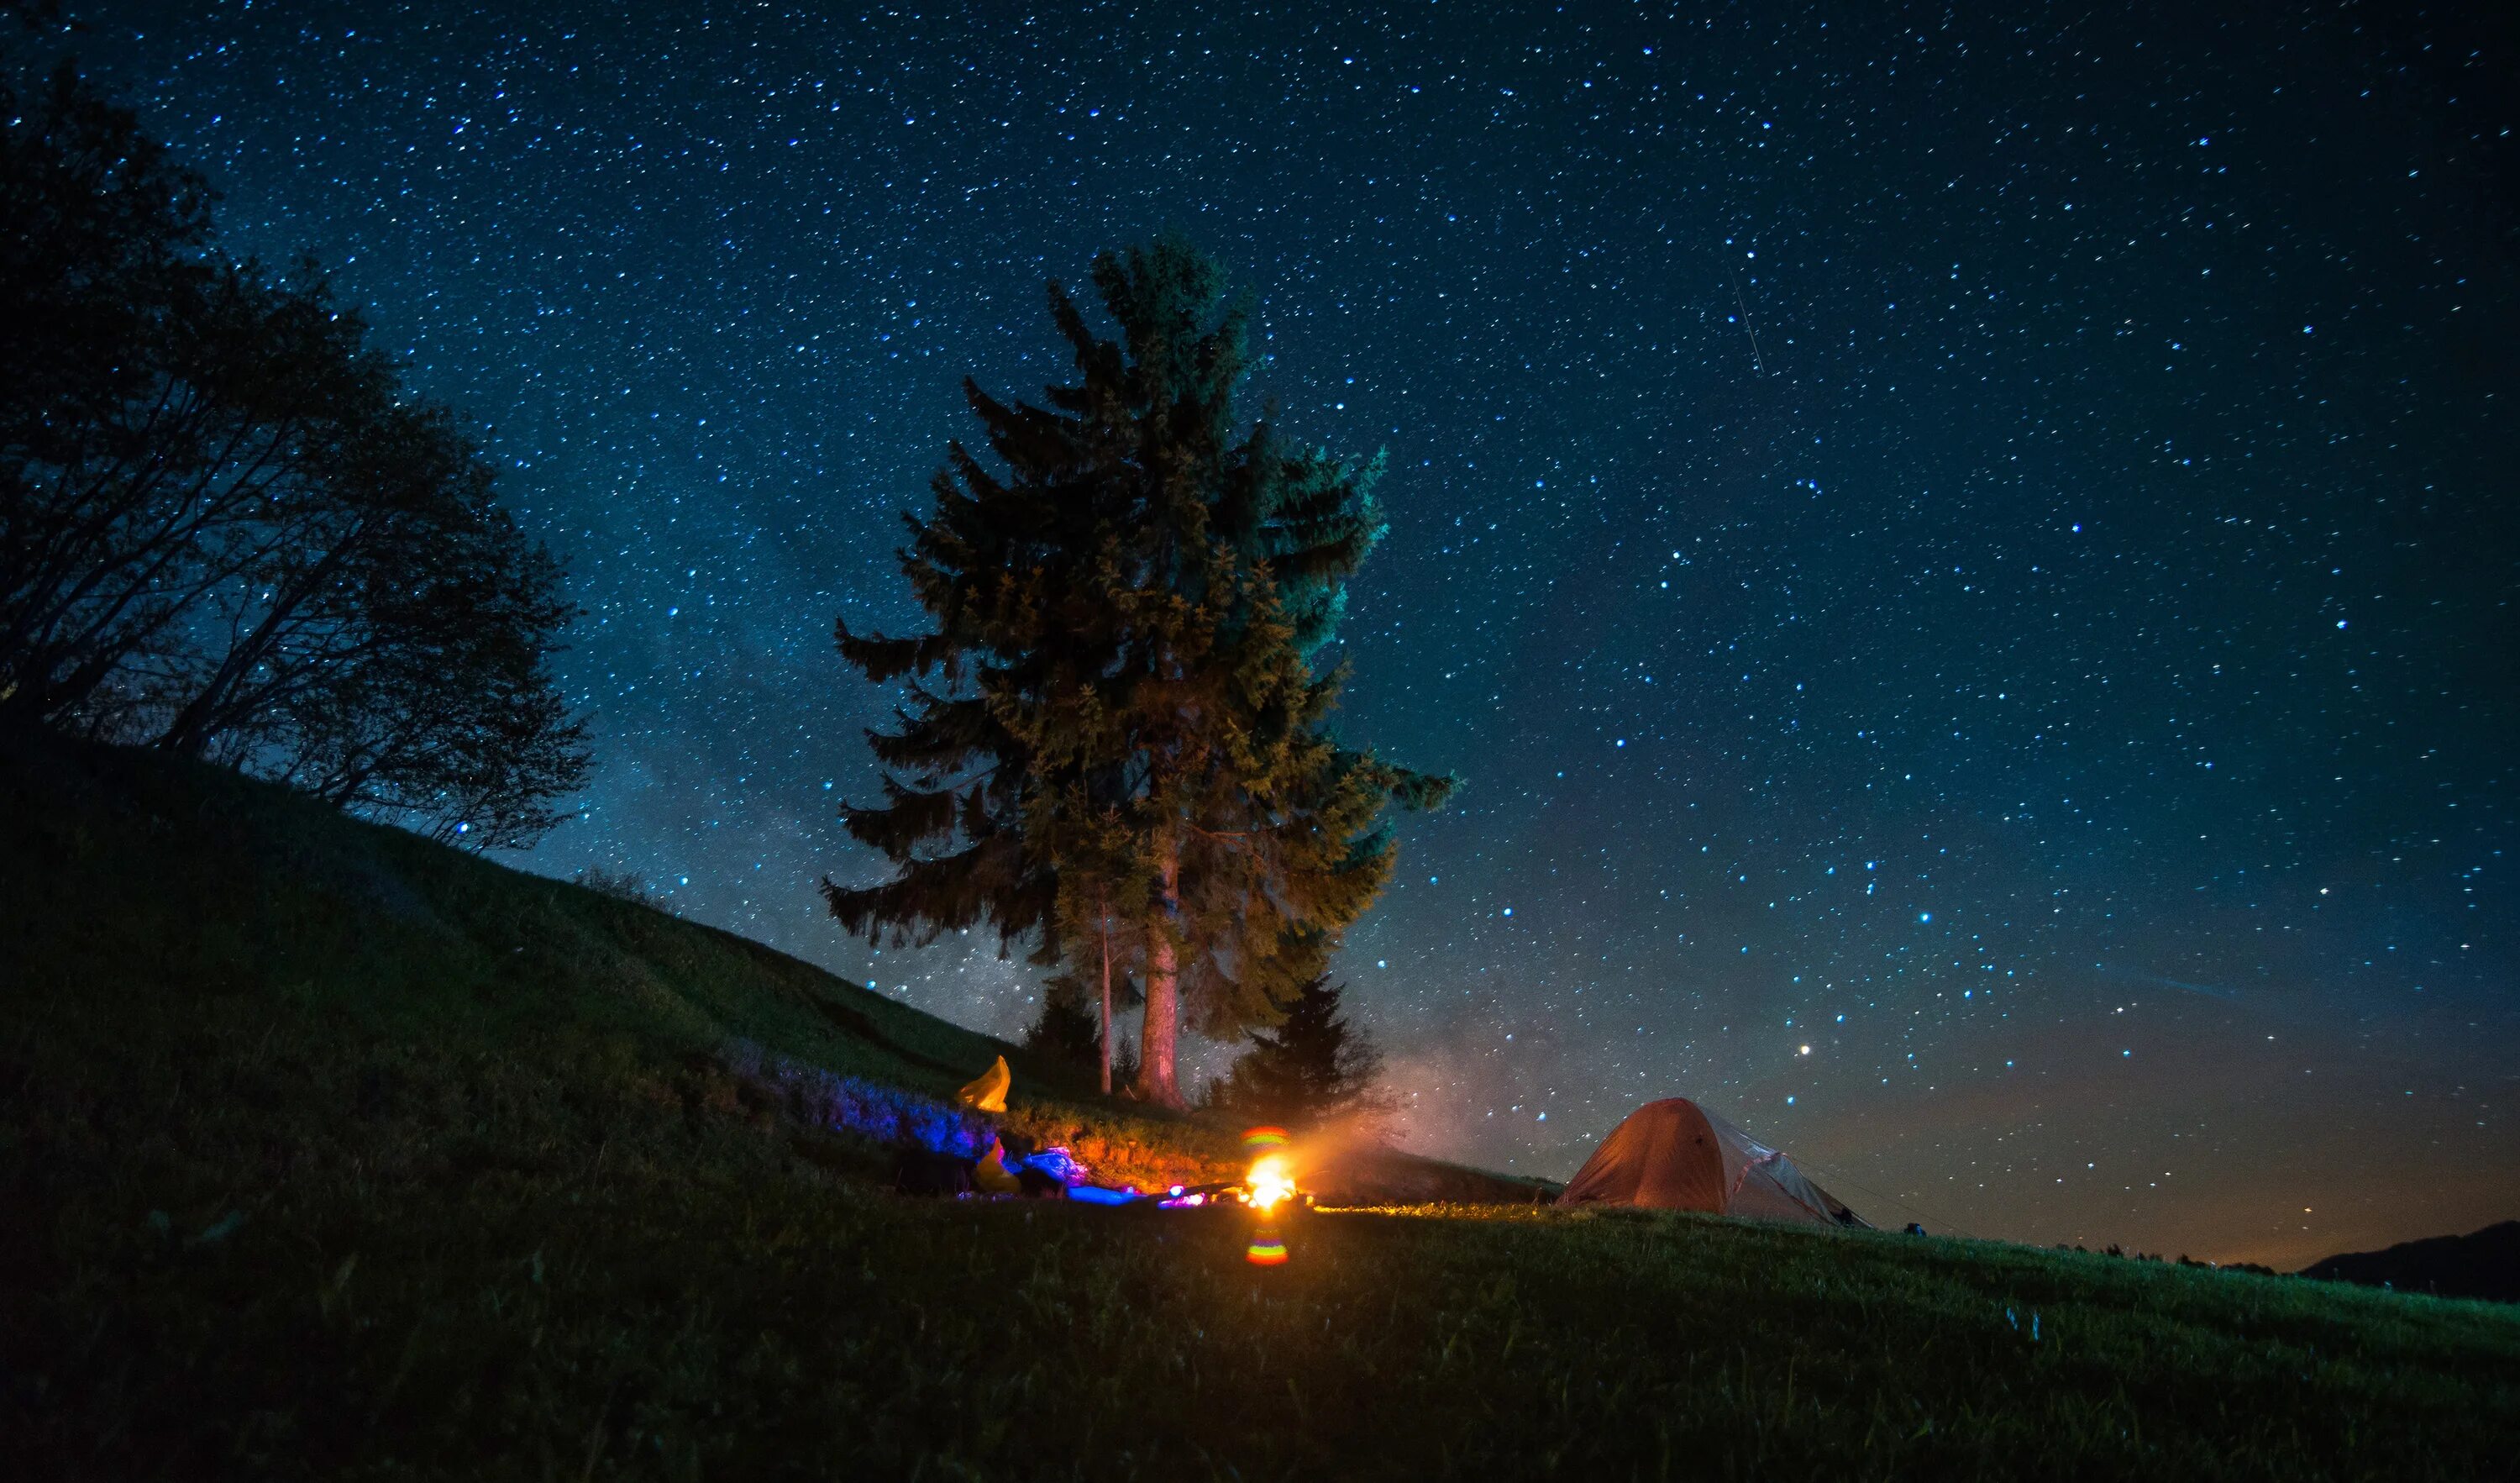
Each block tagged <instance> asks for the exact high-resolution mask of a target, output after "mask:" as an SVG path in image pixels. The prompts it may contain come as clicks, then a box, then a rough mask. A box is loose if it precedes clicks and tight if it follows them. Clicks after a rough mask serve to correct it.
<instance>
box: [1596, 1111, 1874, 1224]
mask: <svg viewBox="0 0 2520 1483" xmlns="http://www.w3.org/2000/svg"><path fill="white" fill-rule="evenodd" d="M1557 1203H1559V1204H1561V1205H1640V1206H1643V1207H1645V1208H1648V1209H1654V1210H1703V1211H1706V1212H1707V1213H1709V1214H1712V1215H1738V1216H1744V1217H1747V1218H1748V1219H1751V1220H1762V1221H1808V1222H1811V1223H1813V1224H1816V1225H1827V1226H1864V1225H1866V1224H1867V1223H1866V1222H1865V1221H1864V1220H1863V1219H1862V1218H1861V1217H1859V1216H1858V1215H1857V1214H1856V1213H1855V1212H1854V1211H1852V1210H1849V1209H1848V1208H1846V1203H1845V1202H1844V1201H1843V1200H1840V1199H1839V1198H1837V1196H1835V1195H1833V1194H1831V1193H1829V1192H1828V1191H1825V1190H1823V1189H1822V1188H1821V1187H1820V1186H1818V1185H1815V1184H1813V1183H1812V1182H1811V1181H1810V1180H1809V1179H1807V1178H1805V1177H1804V1176H1803V1171H1802V1170H1800V1169H1798V1168H1796V1167H1794V1161H1793V1160H1792V1159H1790V1158H1787V1157H1785V1155H1783V1154H1782V1153H1779V1152H1778V1151H1777V1150H1776V1149H1774V1148H1771V1147H1769V1146H1766V1145H1765V1144H1762V1143H1760V1142H1759V1141H1758V1140H1756V1139H1754V1138H1752V1137H1751V1136H1750V1135H1749V1134H1747V1133H1744V1132H1742V1131H1741V1130H1740V1129H1738V1128H1736V1127H1734V1126H1733V1125H1732V1124H1731V1123H1728V1122H1726V1121H1725V1120H1724V1119H1722V1118H1720V1117H1717V1116H1716V1115H1715V1114H1714V1113H1712V1112H1709V1111H1707V1110H1706V1109H1705V1108H1703V1107H1701V1106H1699V1105H1698V1104H1697V1103H1695V1102H1693V1101H1688V1099H1687V1098H1683V1097H1674V1098H1670V1099H1667V1100H1665V1101H1651V1102H1647V1103H1645V1104H1644V1105H1643V1106H1642V1107H1639V1108H1638V1109H1637V1110H1635V1111H1634V1112H1631V1113H1629V1114H1628V1116H1627V1120H1626V1121H1625V1122H1622V1123H1620V1124H1619V1125H1618V1126H1617V1127H1615V1128H1613V1129H1611V1130H1610V1136H1609V1137H1607V1138H1605V1139H1603V1140H1601V1146H1599V1147H1598V1148H1596V1149H1594V1150H1593V1156H1592V1157H1591V1158H1588V1159H1586V1160H1585V1161H1584V1167H1583V1168H1581V1169H1578V1170H1576V1171H1575V1177H1574V1178H1573V1179H1571V1180H1569V1181H1567V1182H1566V1190H1565V1192H1563V1193H1561V1194H1559V1195H1558V1196H1557Z"/></svg>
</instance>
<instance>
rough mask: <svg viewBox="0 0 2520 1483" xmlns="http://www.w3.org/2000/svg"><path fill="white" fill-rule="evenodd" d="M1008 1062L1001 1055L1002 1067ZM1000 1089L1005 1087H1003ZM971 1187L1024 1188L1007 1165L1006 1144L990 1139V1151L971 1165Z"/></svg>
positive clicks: (1006, 1190) (1013, 1190)
mask: <svg viewBox="0 0 2520 1483" xmlns="http://www.w3.org/2000/svg"><path fill="white" fill-rule="evenodd" d="M1006 1063H1007V1062H1006V1059H1005V1057H1003V1056H1001V1057H999V1060H998V1065H999V1067H1000V1069H1004V1068H1005V1066H1006ZM984 1079H985V1078H984ZM1000 1090H1001V1091H1003V1090H1005V1089H1004V1088H1003V1087H1001V1088H1000ZM971 1188H972V1189H974V1190H977V1191H980V1192H981V1193H982V1194H1013V1193H1016V1192H1017V1191H1021V1190H1022V1189H1023V1186H1022V1185H1021V1184H1019V1183H1017V1182H1016V1180H1015V1175H1014V1171H1013V1170H1012V1169H1010V1168H1008V1167H1007V1146H1006V1145H1004V1144H1002V1143H999V1142H998V1141H997V1140H995V1139H991V1140H990V1141H989V1151H988V1152H986V1153H983V1154H981V1155H980V1161H979V1162H978V1163H976V1164H973V1165H972V1166H971Z"/></svg>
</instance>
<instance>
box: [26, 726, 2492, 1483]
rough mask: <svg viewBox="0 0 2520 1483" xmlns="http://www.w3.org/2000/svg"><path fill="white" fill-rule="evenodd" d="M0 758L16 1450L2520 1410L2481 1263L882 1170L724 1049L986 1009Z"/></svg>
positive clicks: (912, 1070) (1362, 1464) (1558, 1469)
mask: <svg viewBox="0 0 2520 1483" xmlns="http://www.w3.org/2000/svg"><path fill="white" fill-rule="evenodd" d="M12 765H13V766H14V768H15V771H14V772H0V932H5V934H6V935H5V939H0V940H5V941H6V943H7V944H8V946H9V948H10V949H11V953H10V956H9V958H8V959H7V960H6V963H5V971H6V973H7V975H8V977H7V982H6V991H7V997H6V998H5V999H0V1014H4V1015H5V1018H0V1460H4V1461H0V1468H5V1470H6V1471H7V1472H8V1474H9V1475H12V1476H27V1477H56V1476H61V1477H95V1478H141V1477H204V1476H254V1477H266V1476H290V1477H379V1478H391V1477H403V1476H461V1477H537V1478H538V1477H550V1476H560V1477H595V1476H603V1477H631V1476H637V1477H646V1476H656V1477H701V1476H709V1477H721V1478H765V1477H782V1476H800V1477H842V1478H892V1477H924V1478H1018V1477H1049V1478H1097V1479H1103V1478H1130V1477H1149V1478H1152V1477H1163V1478H1179V1477H1184V1476H1187V1477H1194V1478H1210V1477H1215V1478H1240V1479H1262V1478H1320V1477H1347V1476H1354V1477H1389V1478H1404V1477H1405V1478H1419V1477H1450V1476H1485V1477H1489V1478H1513V1477H1551V1476H1562V1477H1585V1478H1660V1477H1681V1478H1699V1477H1708V1478H1712V1477H1744V1478H1749V1477H1760V1478H1800V1477H1825V1478H1917V1479H1939V1478H2014V1477H2052V1478H2087V1477H2088V1478H2107V1477H2123V1478H2146V1479H2156V1478H2269V1479H2273V1478H2285V1479H2292V1478H2315V1477H2372V1478H2423V1477H2439V1478H2479V1477H2490V1476H2501V1475H2507V1474H2508V1473H2509V1471H2510V1469H2511V1465H2512V1463H2513V1461H2514V1456H2515V1454H2514V1449H2515V1447H2520V1400H2515V1397H2520V1313H2515V1311H2513V1310H2510V1309H2502V1308H2493V1307H2488V1306H2485V1305H2478V1304H2460V1303H2451V1302H2442V1301H2437V1300H2432V1299H2424V1298H2413V1297H2401V1296H2396V1295H2392V1294H2388V1293H2375V1292H2367V1291H2363V1290H2359V1289H2345V1288H2338V1287H2330V1286H2325V1285H2321V1284H2313V1283H2307V1282H2301V1281H2289V1280H2278V1279H2264V1278H2255V1277H2249V1276H2245V1275H2239V1274H2227V1273H2213V1272H2205V1271H2193V1270H2183V1269H2178V1268H2165V1267H2161V1266H2158V1265H2149V1264H2144V1265H2138V1264H2132V1263H2125V1262H2118V1261H2113V1260H2110V1259H2107V1258H2103V1257H2082V1256H2071V1255H2060V1254H2057V1253H2050V1252H2042V1251H2034V1250H2028V1249H2023V1248H2017V1247H2006V1246H2000V1245H1992V1244H1981V1243H1966V1242H1951V1241H1939V1240H1916V1239H1911V1238H1908V1237H1902V1236H1845V1235H1837V1234H1830V1233H1820V1232H1798V1231H1783V1230H1775V1229H1764V1228H1757V1227H1748V1226H1738V1225H1731V1224H1727V1223H1723V1222H1715V1221H1706V1220H1699V1219H1693V1218H1686V1217H1664V1216H1634V1215H1631V1216H1615V1215H1602V1214H1589V1215H1588V1214H1571V1215H1570V1214H1562V1213H1556V1212H1548V1211H1529V1210H1525V1211H1520V1212H1513V1211H1505V1210H1491V1211H1487V1212H1484V1213H1477V1212H1467V1211H1463V1210H1459V1209H1455V1210H1451V1211H1437V1210H1420V1211H1380V1212H1358V1213H1326V1212H1325V1213H1315V1214H1312V1215H1309V1216H1302V1217H1297V1218H1294V1219H1290V1220H1289V1221H1287V1222H1286V1223H1285V1224H1284V1227H1283V1229H1284V1234H1285V1236H1286V1240H1287V1243H1288V1245H1289V1246H1290V1247H1291V1248H1292V1252H1293V1255H1292V1259H1291V1260H1290V1261H1289V1262H1288V1264H1287V1265H1285V1266H1284V1267H1281V1268H1277V1269H1271V1270H1261V1269H1255V1268H1253V1267H1251V1266H1249V1265H1248V1264H1246V1263H1245V1262H1244V1260H1243V1247H1244V1243H1245V1242H1246V1241H1247V1239H1248V1237H1249V1234H1250V1232H1249V1227H1248V1225H1247V1224H1246V1223H1245V1222H1244V1221H1243V1220H1242V1219H1241V1218H1239V1217H1238V1216H1233V1215H1224V1214H1179V1215H1167V1214H1162V1213H1158V1212H1150V1211H1149V1212H1107V1211H1097V1210H1088V1209H1083V1208H1078V1207H1074V1206H1068V1205H1063V1204H1055V1203H1045V1204H1027V1203H1004V1204H974V1203H958V1202H916V1201H907V1200H902V1199H899V1198H896V1197H893V1196H890V1195H888V1194H885V1193H882V1192H880V1191H878V1190H877V1188H876V1186H875V1181H874V1178H873V1176H874V1175H875V1174H876V1172H877V1170H878V1169H879V1167H880V1164H879V1154H878V1152H877V1150H874V1149H872V1148H869V1147H866V1146H862V1145H858V1144H853V1143H851V1142H849V1141H847V1140H845V1139H840V1138H836V1137H832V1136H829V1135H825V1134H820V1133H817V1132H815V1131H814V1130H811V1129H808V1128H803V1127H799V1126H798V1125H796V1123H795V1122H794V1120H793V1119H792V1118H791V1117H790V1116H789V1115H788V1114H787V1111H786V1110H785V1109H783V1108H782V1107H781V1106H780V1105H778V1104H777V1103H776V1102H775V1101H765V1100H763V1099H762V1098H760V1097H759V1096H758V1095H756V1091H757V1089H755V1088H752V1087H748V1086H747V1085H746V1084H745V1083H743V1082H742V1081H741V1080H739V1079H737V1078H735V1077H734V1076H732V1075H730V1074H729V1073H728V1072H727V1071H726V1069H725V1068H724V1066H723V1065H722V1064H721V1063H720V1062H719V1061H718V1060H716V1059H714V1058H712V1056H710V1055H709V1054H708V1053H709V1048H710V1047H711V1046H712V1045H713V1044H716V1043H718V1042H721V1041H722V1040H723V1039H724V1038H725V1037H727V1036H730V1035H740V1036H742V1038H744V1039H745V1040H747V1041H749V1042H750V1043H752V1044H755V1045H759V1046H762V1047H764V1048H766V1049H768V1050H769V1051H771V1052H774V1053H775V1054H778V1055H781V1056H789V1057H791V1058H795V1059H799V1060H812V1059H815V1058H816V1057H821V1059H820V1060H819V1061H817V1063H820V1064H828V1065H831V1066H832V1067H834V1068H839V1069H846V1070H848V1071H850V1072H852V1073H853V1074H861V1075H885V1076H892V1077H898V1078H900V1079H901V1080H903V1081H904V1082H905V1083H908V1084H912V1085H914V1086H920V1087H924V1088H927V1089H929V1090H934V1089H937V1088H939V1087H942V1086H944V1085H948V1084H950V1081H951V1079H952V1077H953V1076H954V1075H955V1074H956V1073H957V1072H958V1071H959V1068H960V1062H962V1061H967V1059H968V1057H969V1056H970V1055H971V1054H974V1053H976V1052H978V1051H979V1050H981V1049H983V1045H984V1043H982V1042H980V1041H979V1040H978V1038H977V1037H965V1038H964V1039H963V1040H961V1041H958V1040H956V1039H955V1037H957V1036H961V1035H962V1034H963V1032H960V1031H954V1030H952V1029H951V1027H947V1026H940V1025H937V1024H936V1023H935V1022H933V1021H927V1022H925V1023H923V1024H922V1023H921V1022H919V1021H918V1019H917V1018H916V1017H915V1016H911V1015H910V1014H909V1011H904V1010H901V1009H900V1007H898V1006H886V1005H884V1004H883V1003H882V1002H881V1001H879V1000H875V999H873V997H872V996H868V997H867V1000H866V1002H864V1003H858V1002H842V1001H839V1000H837V999H834V1000H833V1002H834V1003H838V1004H840V1005H841V1007H842V1008H843V1009H845V1010H847V1011H850V1012H852V1013H855V1014H859V1015H861V1016H878V1015H880V1016H886V1017H884V1018H881V1019H874V1018H870V1019H869V1021H868V1022H869V1023H870V1024H871V1025H872V1026H873V1029H872V1032H871V1033H870V1032H865V1031H862V1030H860V1029H859V1028H856V1027H854V1026H852V1025H851V1024H850V1023H848V1022H847V1021H846V1019H845V1016H842V1017H840V1018H836V1019H835V1018H834V1017H833V1016H832V1015H831V1014H829V1013H827V1012H825V1011H824V1010H823V1009H821V1008H818V1007H817V1005H816V1004H815V1002H814V1001H815V999H816V997H817V996H821V995H825V994H830V993H832V992H833V991H832V989H831V987H830V986H829V985H828V984H823V983H817V982H813V981H810V980H808V979H803V978H797V979H794V980H793V982H792V984H791V982H790V979H789V978H787V977H784V976H782V975H787V974H791V973H810V970H806V969H803V968H802V967H801V966H790V967H780V966H778V965H780V964H785V963H786V962H787V961H786V960H775V955H764V956H765V957H766V958H769V959H772V960H775V961H773V962H771V964H770V966H767V967H763V966H759V965H758V963H756V961H755V960H754V959H753V958H752V957H751V956H750V952H747V950H746V949H745V947H744V945H742V944H740V943H737V942H736V941H735V940H734V939H729V938H723V937H722V934H709V933H704V932H702V931H701V930H700V929H697V928H693V927H690V926H688V925H685V924H681V923H674V922H670V921H662V920H661V919H658V920H654V921H650V920H648V919H645V918H632V917H623V916H616V915H614V914H615V912H616V909H617V910H619V911H622V912H627V911H629V910H631V909H628V908H622V907H620V906H619V904H618V903H611V902H608V901H606V900H605V899H604V898H599V897H595V896H592V895H591V894H589V893H583V892H572V891H571V890H570V888H567V887H564V886H559V885H553V884H550V883H547V882H530V881H524V880H521V879H519V878H518V877H515V876H509V875H506V874H505V873H498V872H494V871H491V870H490V868H488V867H484V866H481V865H480V864H479V863H477V862H472V861H466V860H462V859H458V858H456V857H453V856H449V855H446V854H445V853H444V852H442V851H430V850H429V849H428V847H427V846H425V845H421V844H419V843H418V842H417V841H410V840H406V839H403V838H401V837H400V836H390V835H382V834H377V833H375V832H373V831H345V830H343V829H341V827H340V826H339V825H338V824H337V821H332V820H330V819H326V818H323V817H322V816H320V815H315V814H300V813H298V812H296V811H295V810H294V807H293V803H292V801H291V800H287V799H273V798H270V797H268V796H267V795H263V794H259V793H256V792H253V791H251V790H244V791H239V790H236V789H235V788H233V787H232V786H230V785H229V784H228V783H227V782H226V781H225V780H216V779H209V780H204V779H200V778H194V777H187V776H184V775H180V774H176V773H163V772H158V771H153V770H151V768H150V767H148V766H146V765H144V764H141V763H138V762H135V761H133V760H132V759H127V758H116V757H112V756H102V757H97V756H66V755H65V754H62V753H59V752H57V751H54V750H39V751H37V752H31V753H30V752H26V751H24V750H23V748H22V749H21V751H20V753H19V754H18V755H17V756H16V757H15V758H14V760H13V763H12ZM29 780H33V781H29ZM38 785H40V788H39V787H38ZM12 789H14V791H12ZM641 934H645V935H644V936H642V935H641ZM518 949H522V950H523V951H518ZM750 951H751V952H757V950H750ZM746 964H752V965H754V966H743V965H746ZM765 975H766V976H765ZM781 984H789V985H790V987H792V988H793V989H794V992H793V993H790V992H788V990H787V989H784V988H780V987H779V985H781ZM896 1011H897V1012H896ZM922 1057H924V1058H925V1059H927V1060H932V1061H933V1062H935V1063H934V1064H923V1063H922ZM1019 1074H1020V1072H1019ZM1028 1115H1029V1116H1032V1117H1034V1118H1036V1119H1039V1120H1041V1121H1042V1122H1043V1123H1044V1124H1056V1123H1057V1122H1058V1121H1060V1120H1065V1121H1068V1122H1071V1123H1073V1124H1075V1126H1076V1129H1077V1130H1079V1131H1084V1132H1088V1133H1091V1134H1092V1135H1093V1136H1096V1137H1098V1138H1102V1139H1104V1140H1105V1141H1107V1142H1110V1143H1112V1144H1115V1145H1123V1144H1129V1143H1132V1142H1135V1143H1137V1144H1140V1145H1142V1146H1145V1147H1146V1148H1148V1149H1155V1150H1156V1151H1155V1152H1149V1153H1147V1154H1146V1155H1145V1156H1148V1157H1156V1156H1180V1157H1185V1158H1189V1157H1196V1156H1204V1155H1201V1154H1199V1153H1198V1148H1197V1146H1200V1145H1201V1141H1202V1140H1212V1139H1213V1137H1214V1134H1213V1133H1212V1132H1211V1131H1209V1130H1202V1129H1199V1128H1196V1127H1195V1126H1193V1125H1188V1124H1165V1123H1161V1122H1149V1121H1147V1120H1144V1119H1133V1118H1132V1116H1131V1115H1130V1114H1128V1113H1127V1112H1125V1111H1123V1110H1119V1109H1111V1108H1103V1107H1097V1106H1094V1105H1091V1104H1090V1103H1087V1102H1084V1101H1057V1100H1055V1099H1045V1100H1041V1101H1036V1102H1035V1103H1034V1104H1032V1106H1031V1110H1030V1112H1029V1114H1028ZM1173 1145H1180V1146H1182V1147H1183V1148H1185V1149H1187V1151H1181V1152H1178V1153H1177V1154H1171V1155H1166V1154H1163V1153H1162V1147H1169V1146H1173ZM1159 1146H1161V1147H1159ZM2007 1315H2008V1316H2007Z"/></svg>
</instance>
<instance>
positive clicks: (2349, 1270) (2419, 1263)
mask: <svg viewBox="0 0 2520 1483" xmlns="http://www.w3.org/2000/svg"><path fill="white" fill-rule="evenodd" d="M2301 1275H2302V1276H2303V1277H2308V1278H2318V1279H2322V1280H2324V1281H2331V1282H2356V1283H2360V1284H2361V1285H2363V1286H2365V1287H2395V1288H2396V1289H2398V1290H2399V1291H2400V1292H2429V1293H2432V1294H2433V1295H2435V1296H2436V1297H2460V1298H2485V1299H2488V1300H2490V1301H2493V1302H2498V1303H2520V1221H2501V1222H2498V1223H2497V1224H2495V1225H2491V1226H2488V1227H2486V1228H2485V1229H2484V1230H2482V1231H2471V1232H2469V1233H2468V1234H2467V1235H2465V1236H2427V1237H2425V1238H2424V1239H2422V1240H2419V1241H2400V1242H2399V1243H2398V1244H2396V1245H2394V1246H2391V1247H2388V1248H2387V1249H2385V1250H2381V1251H2349V1252H2346V1253H2344V1254H2343V1255H2340V1256H2331V1257H2329V1258H2327V1259H2326V1260H2324V1261H2319V1262H2313V1263H2312V1264H2310V1265H2309V1266H2307V1267H2304V1268H2303V1269H2302V1270H2301Z"/></svg>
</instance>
